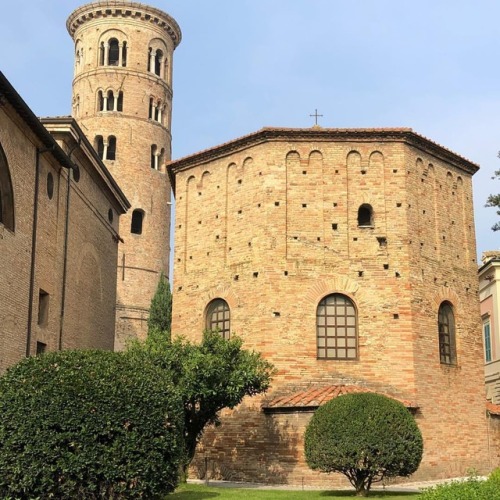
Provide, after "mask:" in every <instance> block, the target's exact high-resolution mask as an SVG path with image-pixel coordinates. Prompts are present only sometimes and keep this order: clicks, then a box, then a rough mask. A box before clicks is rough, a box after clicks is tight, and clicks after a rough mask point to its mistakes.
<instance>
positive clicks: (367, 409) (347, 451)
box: [305, 392, 423, 496]
mask: <svg viewBox="0 0 500 500" xmlns="http://www.w3.org/2000/svg"><path fill="white" fill-rule="evenodd" d="M422 452H423V441H422V435H421V433H420V430H419V429H418V426H417V424H416V422H415V419H414V418H413V416H412V415H411V414H410V412H409V411H408V410H407V409H406V408H405V407H404V406H403V405H402V404H401V403H399V402H397V401H394V400H393V399H389V398H387V397H385V396H381V395H379V394H374V393H369V392H367V393H357V394H347V395H344V396H340V397H338V398H335V399H332V400H331V401H329V402H328V403H326V404H325V405H323V406H321V407H320V408H318V410H316V412H315V413H314V415H313V417H312V419H311V421H310V422H309V425H308V426H307V429H306V433H305V455H306V460H307V463H308V465H309V467H311V468H312V469H317V470H320V471H323V472H340V473H342V474H344V475H345V476H346V477H347V478H348V479H349V481H350V482H351V484H352V485H353V486H354V487H355V488H356V492H357V493H358V495H360V496H364V495H366V494H367V492H368V491H369V489H370V487H371V485H372V483H373V482H376V481H381V480H382V479H384V478H388V477H394V476H409V475H410V474H412V473H413V472H415V471H416V470H417V468H418V466H419V464H420V461H421V459H422Z"/></svg>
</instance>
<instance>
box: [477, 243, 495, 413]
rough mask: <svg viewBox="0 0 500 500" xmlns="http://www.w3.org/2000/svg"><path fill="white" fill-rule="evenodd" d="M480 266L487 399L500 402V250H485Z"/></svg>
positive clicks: (480, 296) (480, 297)
mask: <svg viewBox="0 0 500 500" xmlns="http://www.w3.org/2000/svg"><path fill="white" fill-rule="evenodd" d="M482 261H483V263H482V266H481V267H480V268H479V299H480V301H481V318H482V323H483V324H482V331H483V347H484V371H485V377H486V378H485V380H486V390H487V398H488V400H489V401H491V402H492V403H494V404H500V331H499V327H498V318H500V288H499V283H500V251H490V252H484V254H483V258H482Z"/></svg>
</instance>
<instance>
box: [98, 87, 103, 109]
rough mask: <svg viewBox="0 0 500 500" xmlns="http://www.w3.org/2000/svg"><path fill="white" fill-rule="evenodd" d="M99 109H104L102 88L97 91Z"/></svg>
mask: <svg viewBox="0 0 500 500" xmlns="http://www.w3.org/2000/svg"><path fill="white" fill-rule="evenodd" d="M97 109H98V110H99V111H104V94H103V93H102V90H99V92H97Z"/></svg>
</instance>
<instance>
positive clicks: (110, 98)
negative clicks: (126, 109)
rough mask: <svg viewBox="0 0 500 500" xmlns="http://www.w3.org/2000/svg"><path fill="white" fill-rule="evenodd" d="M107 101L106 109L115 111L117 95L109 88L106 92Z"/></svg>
mask: <svg viewBox="0 0 500 500" xmlns="http://www.w3.org/2000/svg"><path fill="white" fill-rule="evenodd" d="M106 97H107V103H106V111H114V109H115V96H114V94H113V91H112V90H108V93H107V94H106Z"/></svg>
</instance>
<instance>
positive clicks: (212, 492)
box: [167, 484, 419, 500]
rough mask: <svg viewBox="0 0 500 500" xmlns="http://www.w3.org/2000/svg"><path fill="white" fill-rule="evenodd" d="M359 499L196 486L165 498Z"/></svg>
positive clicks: (404, 496)
mask: <svg viewBox="0 0 500 500" xmlns="http://www.w3.org/2000/svg"><path fill="white" fill-rule="evenodd" d="M418 496H419V495H418V493H388V492H386V493H383V492H379V491H372V492H371V493H370V496H369V497H368V498H387V499H390V500H408V499H410V498H413V499H417V498H418ZM349 497H351V498H359V497H356V495H355V493H354V492H353V491H290V490H257V489H243V488H212V487H210V486H208V487H207V486H201V485H198V484H183V485H181V486H179V488H177V490H176V492H175V493H173V494H172V495H169V496H168V497H167V498H169V499H170V498H171V499H172V500H210V499H211V498H213V499H217V500H232V499H238V498H241V499H243V498H244V499H245V500H275V499H278V500H280V499H282V500H312V499H318V500H319V499H324V498H328V499H335V498H344V499H345V498H349Z"/></svg>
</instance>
